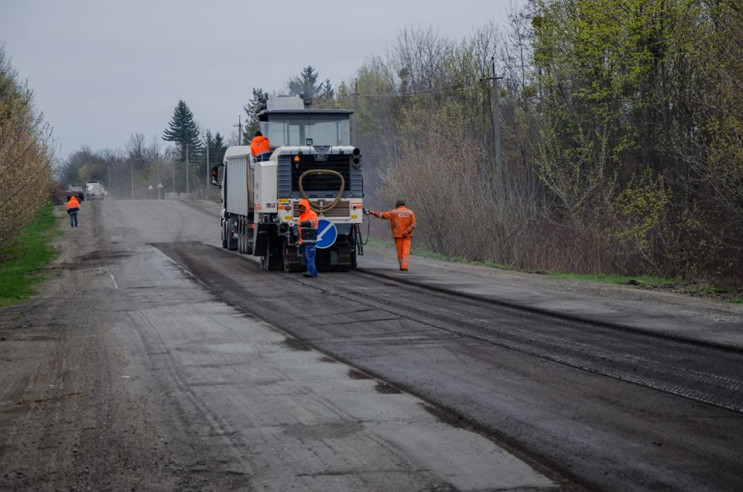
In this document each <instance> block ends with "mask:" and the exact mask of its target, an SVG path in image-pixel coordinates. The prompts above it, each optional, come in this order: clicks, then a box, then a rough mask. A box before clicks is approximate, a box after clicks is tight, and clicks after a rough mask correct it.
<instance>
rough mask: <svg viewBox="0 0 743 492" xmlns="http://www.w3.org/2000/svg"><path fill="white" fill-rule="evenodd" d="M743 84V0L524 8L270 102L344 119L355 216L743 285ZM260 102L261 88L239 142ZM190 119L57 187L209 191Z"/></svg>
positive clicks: (444, 247) (532, 259)
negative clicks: (407, 220)
mask: <svg viewBox="0 0 743 492" xmlns="http://www.w3.org/2000/svg"><path fill="white" fill-rule="evenodd" d="M742 74H743V8H742V7H741V3H740V1H739V0H717V1H715V2H709V1H704V0H530V2H529V3H528V5H527V6H526V7H525V8H524V9H522V10H521V11H517V12H513V13H512V14H511V16H510V24H509V25H508V27H507V28H506V29H503V30H500V29H498V28H497V27H496V26H495V25H494V24H492V23H490V24H485V25H483V26H480V27H479V28H477V30H475V31H474V32H473V34H472V35H471V36H470V37H468V38H466V39H449V38H447V37H445V36H442V35H440V34H439V33H438V32H437V31H436V30H434V29H432V28H415V29H413V28H411V29H406V30H404V31H402V32H401V33H400V34H399V36H398V37H397V39H396V40H395V42H394V43H393V44H392V45H391V46H390V48H389V49H388V51H387V52H386V54H385V55H384V56H381V55H377V56H372V57H370V58H368V59H367V61H366V62H365V63H363V64H362V65H361V66H360V68H359V69H358V70H357V72H356V74H355V76H354V77H353V78H352V79H350V80H348V81H343V82H341V84H340V85H339V86H338V87H337V88H334V87H333V86H332V85H331V84H330V81H329V80H325V81H321V79H320V77H319V74H318V72H317V71H316V69H315V68H314V67H312V66H307V67H305V68H304V69H303V70H302V71H301V73H300V74H299V75H297V76H294V77H292V78H291V79H289V81H288V82H287V84H286V86H285V87H284V88H281V89H280V90H277V91H274V92H277V93H286V92H289V93H294V94H298V93H302V94H303V95H304V97H305V100H306V101H307V103H308V104H311V105H312V106H311V107H341V108H351V109H354V111H355V115H354V121H353V125H352V128H353V133H354V136H355V141H354V144H355V145H357V146H358V147H359V148H360V149H361V150H362V152H363V155H364V166H365V190H366V194H367V203H368V204H369V205H370V206H371V207H373V208H377V209H378V208H384V207H389V206H390V204H393V203H394V202H395V200H396V199H398V198H403V199H405V200H406V201H407V203H408V204H409V205H410V206H411V207H412V208H413V209H414V210H415V211H416V214H417V216H418V222H419V227H418V229H417V233H416V242H417V243H418V245H420V246H423V247H424V248H426V249H429V250H432V251H435V252H438V253H441V254H443V255H448V256H459V257H464V258H468V259H473V260H480V261H486V262H495V263H499V264H504V265H510V266H513V267H517V268H520V269H526V270H532V271H539V270H554V271H569V272H576V273H606V274H609V273H618V274H624V275H651V276H663V277H670V278H680V279H686V280H689V281H694V282H709V283H712V284H715V285H720V286H725V287H732V288H741V287H742V286H743V254H742V253H743V251H742V249H743V145H742V144H743V142H742V141H741V139H742V138H743V136H742V135H743V90H741V89H743V77H742ZM267 97H268V92H267V91H266V90H264V89H263V88H253V90H252V95H251V98H250V100H249V101H248V102H247V103H246V104H245V106H244V110H245V115H246V121H245V127H244V130H243V131H241V132H240V134H239V135H238V137H237V139H238V140H237V142H239V143H242V144H246V143H248V142H249V141H250V137H252V135H253V133H254V131H255V130H256V129H257V121H256V113H257V111H259V110H260V109H262V108H264V107H265V104H266V100H267ZM193 121H194V116H193V115H192V114H191V113H190V110H189V109H188V106H187V105H186V103H185V101H179V102H178V104H177V105H176V108H175V111H174V115H173V119H172V120H171V122H170V125H168V126H167V127H166V129H165V131H164V132H163V135H161V136H159V137H156V138H154V139H153V140H152V142H151V143H150V144H146V142H144V137H143V136H142V135H138V134H135V135H133V136H132V139H131V141H130V142H129V144H128V145H127V148H126V151H125V152H123V153H113V152H108V153H105V152H104V153H101V152H91V151H90V150H89V149H82V150H81V151H80V152H78V153H76V154H73V155H72V156H71V157H70V158H69V159H68V161H67V162H66V163H65V164H64V165H63V166H61V169H60V172H59V175H60V176H61V178H62V179H61V181H62V182H66V181H65V178H69V179H70V180H71V179H72V178H78V180H81V179H80V178H82V177H83V175H85V177H86V179H87V177H88V176H90V177H91V179H93V178H95V179H93V180H100V181H104V182H105V180H106V177H107V174H109V175H111V176H112V182H116V183H121V186H122V189H121V190H113V191H114V192H115V193H117V194H118V195H120V196H123V197H126V196H127V192H128V191H129V190H130V189H133V190H136V189H142V188H141V187H136V186H133V185H132V182H135V181H136V180H137V179H144V176H148V179H150V178H149V176H152V175H157V176H158V179H160V180H161V181H162V182H163V184H164V185H165V186H166V187H168V189H172V190H177V191H186V187H187V186H189V185H188V184H187V183H186V180H187V179H188V178H189V177H190V178H192V179H193V180H194V181H191V185H193V184H194V183H195V186H196V187H197V188H198V187H199V186H203V188H204V189H205V190H206V189H207V186H206V176H205V172H202V171H201V170H202V169H204V167H205V166H204V164H205V161H206V155H207V152H205V151H204V149H205V148H208V149H209V153H208V155H209V158H210V161H211V162H218V161H219V160H220V159H221V154H220V153H221V152H224V148H225V144H226V142H225V141H224V138H223V137H222V136H221V135H220V134H219V133H217V134H216V135H215V136H211V135H203V134H201V132H200V130H199V129H198V125H195V124H193ZM163 140H164V141H166V142H172V143H174V144H175V145H174V146H173V147H172V148H166V149H165V150H161V149H160V146H159V145H160V143H161V141H163ZM186 162H188V166H189V168H188V170H187V169H186V167H185V166H186V164H185V163H186ZM186 171H187V172H186ZM138 177H139V178H138ZM81 181H85V180H81ZM150 181H151V179H150ZM133 194H134V196H137V197H139V196H138V195H137V194H136V193H133ZM375 226H376V225H375ZM378 232H379V233H380V234H382V233H383V232H382V229H381V228H380V229H379V231H378Z"/></svg>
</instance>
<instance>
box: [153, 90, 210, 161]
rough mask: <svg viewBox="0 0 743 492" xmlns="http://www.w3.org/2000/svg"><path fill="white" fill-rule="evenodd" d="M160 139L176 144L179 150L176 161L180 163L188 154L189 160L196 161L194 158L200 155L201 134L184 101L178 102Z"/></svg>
mask: <svg viewBox="0 0 743 492" xmlns="http://www.w3.org/2000/svg"><path fill="white" fill-rule="evenodd" d="M162 138H163V140H165V141H166V142H175V143H177V144H178V146H179V150H180V156H179V159H178V160H179V161H180V162H184V161H185V160H186V153H188V157H189V160H191V159H193V160H196V159H195V157H197V156H198V155H199V154H200V152H201V150H202V149H203V144H202V143H201V132H200V130H199V125H197V124H196V122H195V121H194V117H193V113H192V112H191V110H190V109H189V107H188V105H187V104H186V102H185V101H183V100H180V101H178V104H177V105H176V106H175V110H174V111H173V117H172V118H171V119H170V123H169V125H168V128H167V129H166V130H165V131H164V132H163V137H162Z"/></svg>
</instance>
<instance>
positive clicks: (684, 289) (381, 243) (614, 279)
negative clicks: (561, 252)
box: [368, 237, 743, 304]
mask: <svg viewBox="0 0 743 492" xmlns="http://www.w3.org/2000/svg"><path fill="white" fill-rule="evenodd" d="M368 241H369V246H370V247H376V248H387V249H394V248H395V243H394V242H392V241H389V240H381V239H377V238H374V237H370V238H369V239H368ZM411 253H412V254H414V255H417V256H422V257H424V258H433V259H437V260H444V261H450V262H453V263H462V264H466V265H478V266H485V267H489V268H497V269H499V270H506V271H522V272H523V273H539V274H543V275H546V276H547V277H551V278H555V279H565V280H573V281H580V282H586V283H590V282H593V283H603V284H615V285H624V286H629V287H636V288H638V289H646V290H664V291H668V292H676V293H679V294H686V295H691V296H696V297H709V298H711V299H716V300H719V301H722V302H729V303H732V304H743V293H741V292H740V291H738V292H730V291H727V290H725V289H720V288H716V287H711V286H708V285H699V284H687V283H684V282H683V281H680V280H676V279H667V278H661V277H643V276H631V277H630V276H625V275H610V274H602V275H598V274H597V275H584V274H577V273H567V272H543V271H539V272H526V271H523V270H519V269H517V268H514V267H511V266H508V265H502V264H499V263H490V262H481V261H473V260H468V259H466V258H462V257H458V256H446V255H442V254H438V253H433V252H431V251H427V250H425V249H421V248H417V247H415V246H413V248H412V250H411Z"/></svg>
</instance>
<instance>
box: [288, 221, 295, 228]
mask: <svg viewBox="0 0 743 492" xmlns="http://www.w3.org/2000/svg"><path fill="white" fill-rule="evenodd" d="M286 225H288V226H289V227H294V221H293V220H290V221H289V222H287V223H286Z"/></svg>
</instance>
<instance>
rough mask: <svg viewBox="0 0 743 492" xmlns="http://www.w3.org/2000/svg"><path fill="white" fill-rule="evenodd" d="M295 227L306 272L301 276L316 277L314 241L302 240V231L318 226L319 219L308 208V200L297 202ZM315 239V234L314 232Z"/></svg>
mask: <svg viewBox="0 0 743 492" xmlns="http://www.w3.org/2000/svg"><path fill="white" fill-rule="evenodd" d="M297 212H299V216H298V217H297V225H299V244H300V247H301V248H302V254H303V255H304V263H305V265H307V271H306V272H304V273H303V274H302V275H304V276H305V277H317V267H316V266H315V252H316V250H315V243H316V241H317V240H316V239H302V229H303V228H304V229H315V230H316V229H317V226H318V225H319V219H318V218H317V214H316V213H315V211H314V210H312V208H310V202H309V200H307V199H305V198H303V199H301V200H299V204H298V205H297ZM314 237H315V238H316V237H317V232H316V231H315V236H314Z"/></svg>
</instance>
